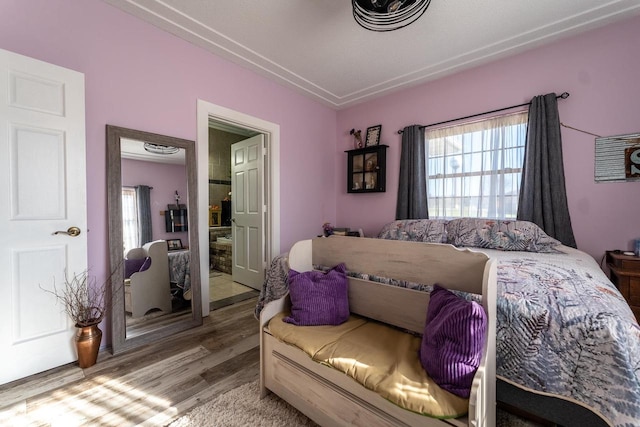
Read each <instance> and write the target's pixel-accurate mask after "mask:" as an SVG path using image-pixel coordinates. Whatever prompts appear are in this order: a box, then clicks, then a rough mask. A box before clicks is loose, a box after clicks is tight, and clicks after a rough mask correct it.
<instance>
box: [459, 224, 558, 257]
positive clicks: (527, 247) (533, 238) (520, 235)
mask: <svg viewBox="0 0 640 427" xmlns="http://www.w3.org/2000/svg"><path fill="white" fill-rule="evenodd" d="M447 242H448V243H450V244H452V245H454V246H471V247H476V248H486V249H499V250H501V251H526V252H548V253H559V252H560V251H558V250H557V249H556V247H557V246H559V245H561V243H560V242H559V241H558V240H556V239H554V238H553V237H549V236H548V235H547V234H546V233H545V232H544V231H543V230H542V229H541V228H540V227H538V226H537V225H536V224H534V223H532V222H529V221H520V220H515V221H512V220H506V221H505V220H498V219H479V218H458V219H454V220H451V221H449V223H448V224H447Z"/></svg>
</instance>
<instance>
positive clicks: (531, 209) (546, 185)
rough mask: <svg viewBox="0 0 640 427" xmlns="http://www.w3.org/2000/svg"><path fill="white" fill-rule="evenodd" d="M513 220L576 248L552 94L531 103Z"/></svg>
mask: <svg viewBox="0 0 640 427" xmlns="http://www.w3.org/2000/svg"><path fill="white" fill-rule="evenodd" d="M517 218H518V219H521V220H525V221H530V222H533V223H535V224H537V225H538V226H540V228H542V229H543V230H544V232H545V233H547V234H548V235H549V236H551V237H554V238H556V239H558V240H559V241H561V242H562V243H563V244H565V245H567V246H571V247H574V248H575V247H576V241H575V238H574V235H573V229H572V227H571V217H570V215H569V207H568V204H567V191H566V188H565V180H564V163H563V159H562V137H561V133H560V117H559V114H558V102H557V99H556V94H555V93H549V94H546V95H541V96H536V97H534V98H533V99H532V100H531V106H530V107H529V121H528V126H527V142H526V148H525V157H524V165H523V171H522V183H521V187H520V196H519V200H518V215H517Z"/></svg>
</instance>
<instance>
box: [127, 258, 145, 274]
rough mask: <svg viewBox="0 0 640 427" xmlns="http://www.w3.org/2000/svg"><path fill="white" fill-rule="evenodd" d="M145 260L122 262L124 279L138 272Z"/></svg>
mask: <svg viewBox="0 0 640 427" xmlns="http://www.w3.org/2000/svg"><path fill="white" fill-rule="evenodd" d="M144 261H145V258H134V259H125V260H124V278H125V279H128V278H129V277H131V275H132V274H133V273H136V272H138V271H140V267H142V265H143V264H144Z"/></svg>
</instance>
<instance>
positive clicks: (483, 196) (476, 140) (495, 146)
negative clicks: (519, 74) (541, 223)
mask: <svg viewBox="0 0 640 427" xmlns="http://www.w3.org/2000/svg"><path fill="white" fill-rule="evenodd" d="M526 136H527V112H520V113H515V114H508V115H504V116H499V117H493V118H489V119H484V120H480V121H474V122H472V123H465V124H460V125H456V126H451V127H446V128H441V129H426V130H425V140H426V144H427V147H426V153H427V154H426V155H427V159H426V160H427V162H426V163H427V194H428V203H429V216H430V217H432V218H460V217H476V218H495V219H508V218H515V217H516V213H517V210H518V194H519V190H520V180H521V176H522V165H523V161H524V147H525V139H526Z"/></svg>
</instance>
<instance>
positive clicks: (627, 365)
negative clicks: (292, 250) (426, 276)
mask: <svg viewBox="0 0 640 427" xmlns="http://www.w3.org/2000/svg"><path fill="white" fill-rule="evenodd" d="M476 250H478V251H481V252H484V253H486V254H487V255H488V256H490V257H493V258H496V259H497V260H498V301H497V306H498V319H497V352H496V366H497V375H498V376H499V377H501V378H502V379H505V380H507V381H509V382H511V383H513V384H516V385H518V386H520V387H522V388H524V389H527V390H532V391H537V392H543V393H549V394H552V395H555V396H558V397H561V398H565V399H567V400H570V401H577V402H580V403H582V404H583V405H585V406H587V407H588V408H590V409H591V410H592V411H594V412H596V413H598V414H600V415H601V416H602V417H604V418H605V419H607V420H609V421H610V422H611V424H612V425H616V426H625V425H626V426H636V425H640V327H639V326H638V323H637V322H636V321H635V318H634V316H633V313H632V312H631V310H630V309H629V307H628V305H627V304H626V302H625V301H624V299H623V298H622V296H621V295H620V293H619V292H618V291H617V289H616V288H615V286H613V284H612V283H611V282H610V281H609V279H608V278H607V277H606V275H605V274H604V273H603V272H602V270H600V268H599V267H598V264H597V263H596V262H595V261H594V260H593V258H591V257H590V256H589V255H587V254H585V253H584V252H581V251H578V250H576V249H572V248H568V247H564V246H562V247H560V250H561V251H562V252H563V253H561V254H548V253H533V252H506V251H497V250H491V249H476ZM287 269H288V266H287V257H286V254H284V255H281V256H278V257H276V258H275V259H274V260H273V262H272V264H271V268H270V269H269V272H268V274H267V278H266V280H265V283H264V285H263V289H262V292H261V294H260V299H259V301H258V305H257V306H256V310H255V314H256V316H259V313H260V310H261V309H262V307H263V306H264V305H265V304H267V303H268V302H269V301H273V300H275V299H278V298H280V297H282V296H284V295H285V294H286V293H287V291H288V289H287V281H286V277H287ZM358 276H361V277H365V278H367V277H368V276H366V275H360V274H358ZM377 280H380V278H377ZM391 284H395V285H399V286H408V287H412V288H415V289H419V290H424V291H426V290H430V288H431V287H430V286H425V285H415V284H405V283H403V284H400V283H391Z"/></svg>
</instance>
